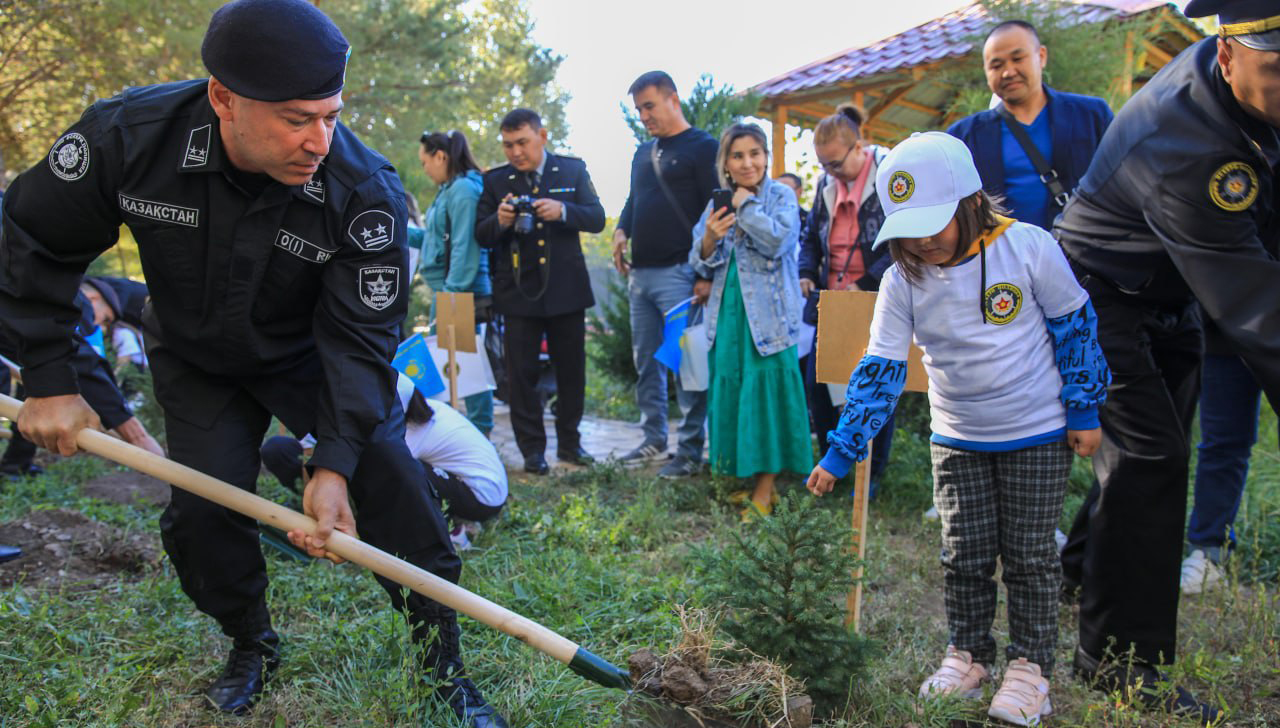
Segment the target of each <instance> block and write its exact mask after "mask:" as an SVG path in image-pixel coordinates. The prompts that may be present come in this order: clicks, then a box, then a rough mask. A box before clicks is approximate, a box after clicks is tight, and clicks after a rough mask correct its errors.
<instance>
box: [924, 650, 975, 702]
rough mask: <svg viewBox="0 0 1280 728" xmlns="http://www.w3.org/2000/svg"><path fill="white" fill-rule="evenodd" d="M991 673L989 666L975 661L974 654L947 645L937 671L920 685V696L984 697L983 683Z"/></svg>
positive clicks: (971, 698)
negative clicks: (989, 672) (945, 652)
mask: <svg viewBox="0 0 1280 728" xmlns="http://www.w3.org/2000/svg"><path fill="white" fill-rule="evenodd" d="M988 678H989V675H988V674H987V668H985V667H983V666H982V665H981V664H979V663H976V662H974V661H973V655H971V654H969V653H968V652H966V651H964V650H959V649H956V647H955V645H947V655H946V657H944V658H943V659H942V666H941V667H939V668H938V670H937V672H935V673H933V674H932V675H930V676H929V677H927V678H925V681H924V683H922V684H921V685H920V697H922V698H933V697H940V696H943V695H958V696H960V697H962V698H968V699H970V700H973V699H976V698H981V697H982V684H983V683H984V682H986V681H987V679H988Z"/></svg>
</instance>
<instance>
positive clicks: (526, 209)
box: [507, 195, 533, 235]
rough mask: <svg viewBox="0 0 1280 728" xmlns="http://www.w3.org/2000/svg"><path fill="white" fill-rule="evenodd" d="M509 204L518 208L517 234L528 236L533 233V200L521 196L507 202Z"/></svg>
mask: <svg viewBox="0 0 1280 728" xmlns="http://www.w3.org/2000/svg"><path fill="white" fill-rule="evenodd" d="M507 204H508V205H511V206H512V207H514V208H516V223H515V230H516V232H517V233H519V234H520V235H528V234H529V233H531V232H533V198H532V197H530V196H528V195H520V196H519V197H512V198H511V199H510V200H507Z"/></svg>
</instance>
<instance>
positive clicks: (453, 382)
mask: <svg viewBox="0 0 1280 728" xmlns="http://www.w3.org/2000/svg"><path fill="white" fill-rule="evenodd" d="M457 331H458V330H457V327H455V326H454V325H453V324H449V405H450V406H451V407H453V408H454V409H458V345H457V343H456V342H457V339H456V338H455V335H456V334H457Z"/></svg>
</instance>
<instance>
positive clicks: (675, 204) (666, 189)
mask: <svg viewBox="0 0 1280 728" xmlns="http://www.w3.org/2000/svg"><path fill="white" fill-rule="evenodd" d="M649 162H650V163H651V164H652V165H653V176H655V177H657V178H658V186H659V187H661V188H662V194H663V195H665V196H666V198H667V202H669V203H671V207H672V208H673V209H675V211H676V217H678V218H679V219H680V224H681V225H684V227H685V229H686V230H690V231H692V230H693V223H691V222H689V216H688V215H685V214H684V208H682V207H680V202H679V200H677V199H676V193H674V192H672V191H671V187H670V186H668V185H667V181H666V180H665V179H663V178H662V163H661V161H660V159H659V150H658V139H657V137H654V140H653V146H652V147H650V148H649Z"/></svg>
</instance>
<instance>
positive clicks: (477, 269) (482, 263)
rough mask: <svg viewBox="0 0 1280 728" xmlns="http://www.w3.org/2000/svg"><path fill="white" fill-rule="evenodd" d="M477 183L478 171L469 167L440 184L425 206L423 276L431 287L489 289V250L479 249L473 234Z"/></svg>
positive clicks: (480, 292)
mask: <svg viewBox="0 0 1280 728" xmlns="http://www.w3.org/2000/svg"><path fill="white" fill-rule="evenodd" d="M480 186H481V179H480V173H479V172H477V171H475V170H474V169H469V170H467V171H466V172H465V173H464V174H461V175H458V176H457V177H454V178H453V179H451V180H449V181H448V182H445V183H444V184H443V185H441V186H440V192H439V193H437V194H436V199H435V200H434V201H433V202H432V203H431V207H430V208H429V209H428V210H427V217H426V234H425V236H424V241H423V244H422V278H423V279H424V280H425V281H426V282H427V285H428V286H430V287H431V290H432V291H446V292H449V293H467V292H470V293H474V294H476V295H477V296H487V295H489V294H490V293H491V292H492V288H491V286H490V284H489V255H488V251H486V250H481V249H480V246H479V245H477V244H476V238H475V227H476V202H477V201H478V200H479V199H480ZM446 239H447V240H449V245H448V246H447V247H448V257H449V259H448V260H445V257H446V245H445V240H446ZM446 269H447V270H448V276H446V275H445V271H446Z"/></svg>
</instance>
